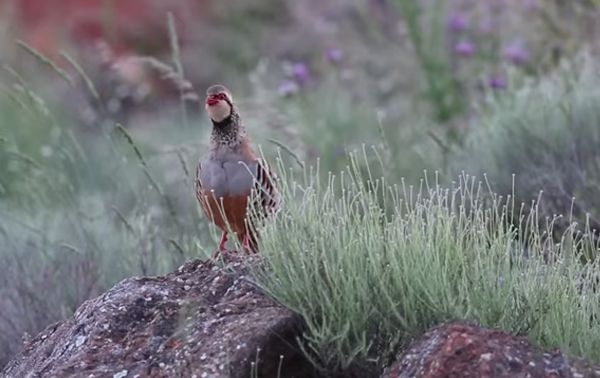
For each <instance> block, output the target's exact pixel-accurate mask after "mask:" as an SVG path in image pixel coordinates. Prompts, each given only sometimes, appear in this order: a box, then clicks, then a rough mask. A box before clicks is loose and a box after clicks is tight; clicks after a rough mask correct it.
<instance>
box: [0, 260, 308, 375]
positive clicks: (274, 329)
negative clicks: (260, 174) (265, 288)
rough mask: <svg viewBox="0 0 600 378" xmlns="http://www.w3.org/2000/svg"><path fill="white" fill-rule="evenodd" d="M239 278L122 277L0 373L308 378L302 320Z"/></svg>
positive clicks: (238, 273) (216, 271) (193, 274)
mask: <svg viewBox="0 0 600 378" xmlns="http://www.w3.org/2000/svg"><path fill="white" fill-rule="evenodd" d="M247 271H248V269H247V266H246V265H244V264H242V263H240V262H230V263H228V264H227V265H226V266H224V267H218V266H217V265H215V264H213V263H211V262H201V261H193V262H190V263H187V264H185V265H184V266H182V267H180V268H179V269H178V270H177V271H175V272H173V273H170V274H168V275H166V276H162V277H142V278H129V279H126V280H124V281H122V282H121V283H119V284H117V285H116V286H115V287H113V288H112V289H110V290H109V291H107V292H106V293H105V294H103V295H101V296H100V297H98V298H95V299H91V300H89V301H87V302H85V303H83V304H82V305H81V306H80V307H79V309H78V310H77V311H76V312H75V315H74V317H73V318H72V319H69V320H66V321H64V322H61V323H57V324H54V325H52V326H50V327H48V328H46V329H45V330H44V331H43V332H42V333H40V334H39V335H37V336H36V337H34V338H33V339H32V340H31V341H30V342H29V343H28V344H27V345H26V346H25V348H24V350H23V351H22V352H21V353H20V354H19V355H17V356H16V357H15V358H14V359H13V360H12V361H11V362H9V363H8V365H7V366H6V367H5V370H4V372H3V375H2V376H4V377H38V376H39V377H66V376H68V377H113V378H125V377H197V378H201V377H250V376H251V372H252V371H254V372H255V373H254V374H255V375H252V376H258V377H261V376H264V377H275V376H277V371H278V369H279V368H281V373H280V374H281V376H282V377H293V376H295V377H310V376H312V374H313V372H312V370H311V369H312V368H311V367H310V366H311V365H310V364H309V362H308V361H307V360H306V359H305V358H304V355H303V354H302V352H301V351H300V349H299V348H298V346H297V345H298V343H297V337H298V336H299V335H300V334H301V331H302V329H301V321H300V319H299V318H298V317H297V316H296V315H295V314H293V313H292V312H291V311H289V310H287V309H285V308H283V307H282V306H280V305H278V304H276V303H275V302H273V301H272V300H271V299H270V298H268V297H267V296H265V295H264V294H262V293H261V292H260V291H259V290H257V289H256V288H255V287H254V286H253V285H252V283H251V282H250V281H249V280H248V279H247ZM59 284H60V283H59ZM280 356H283V357H282V358H281V357H280Z"/></svg>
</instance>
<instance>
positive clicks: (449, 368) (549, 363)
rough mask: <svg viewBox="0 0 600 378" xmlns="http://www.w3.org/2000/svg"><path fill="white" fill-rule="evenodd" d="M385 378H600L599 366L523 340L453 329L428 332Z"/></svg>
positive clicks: (459, 326)
mask: <svg viewBox="0 0 600 378" xmlns="http://www.w3.org/2000/svg"><path fill="white" fill-rule="evenodd" d="M383 377H385V378H399V377H406V378H417V377H422V378H442V377H464V378H470V377H473V378H475V377H478V378H491V377H494V378H501V377H506V378H509V377H510V378H525V377H527V378H538V377H539V378H541V377H557V378H558V377H570V378H588V377H600V366H593V365H591V364H588V363H586V362H585V361H583V360H580V359H572V358H568V357H566V356H565V355H564V354H563V353H561V352H560V351H552V352H544V351H542V350H540V349H539V348H536V347H535V346H533V345H532V344H531V343H530V342H529V341H527V339H525V338H523V337H516V336H513V335H510V334H508V333H505V332H502V331H496V330H489V329H484V328H481V327H477V326H474V325H468V324H462V323H451V324H447V325H442V326H439V327H436V328H433V329H432V330H430V331H428V332H427V333H426V334H425V335H424V336H423V337H422V338H421V339H419V340H418V341H416V342H415V343H413V345H411V346H410V347H409V350H408V351H407V352H405V353H404V354H403V355H402V357H401V358H399V359H398V360H396V362H395V363H394V364H392V366H390V367H389V368H388V369H386V370H385V372H384V374H383Z"/></svg>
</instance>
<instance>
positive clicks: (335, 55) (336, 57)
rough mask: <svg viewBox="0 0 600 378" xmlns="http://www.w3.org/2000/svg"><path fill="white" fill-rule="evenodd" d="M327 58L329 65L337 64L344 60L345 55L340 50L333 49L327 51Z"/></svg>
mask: <svg viewBox="0 0 600 378" xmlns="http://www.w3.org/2000/svg"><path fill="white" fill-rule="evenodd" d="M325 56H326V57H327V61H329V63H332V64H336V63H339V62H340V61H341V60H342V59H343V58H344V53H343V52H342V50H340V49H337V48H333V49H329V50H327V53H326V54H325Z"/></svg>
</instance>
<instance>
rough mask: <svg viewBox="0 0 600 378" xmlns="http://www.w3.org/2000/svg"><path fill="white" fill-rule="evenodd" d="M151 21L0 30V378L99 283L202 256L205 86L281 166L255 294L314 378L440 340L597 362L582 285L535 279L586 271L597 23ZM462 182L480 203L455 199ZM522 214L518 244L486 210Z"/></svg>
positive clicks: (442, 6) (437, 10)
mask: <svg viewBox="0 0 600 378" xmlns="http://www.w3.org/2000/svg"><path fill="white" fill-rule="evenodd" d="M9 3H10V2H2V1H0V9H2V10H7V9H8V10H11V9H13V8H11V7H10V6H9V5H7V4H9ZM25 3H27V2H26V1H24V2H23V4H25ZM14 4H20V2H15V3H14ZM149 4H150V3H149ZM151 4H153V5H152V6H149V7H148V8H147V9H148V12H151V14H146V13H144V14H143V17H142V15H141V14H140V17H139V19H140V20H144V22H145V24H144V23H137V21H134V20H133V21H130V26H131V27H130V28H124V29H122V28H121V27H120V26H119V25H126V24H127V23H125V24H124V23H122V22H117V21H119V20H121V17H124V18H123V19H124V20H128V17H130V16H131V15H132V14H133V15H134V14H136V11H135V8H128V7H129V5H130V4H129V3H128V2H127V1H124V2H121V3H119V4H118V6H117V7H115V8H114V9H113V11H114V14H113V16H114V17H115V18H114V19H112V20H113V21H114V22H104V21H103V22H102V28H99V29H98V30H100V31H101V33H100V34H94V33H92V34H90V32H89V30H97V29H96V27H95V26H94V27H92V28H91V29H90V27H89V25H88V24H87V23H85V25H87V26H86V27H85V28H83V29H81V28H74V29H73V30H63V29H60V28H61V27H62V25H60V23H57V22H56V20H53V19H50V21H48V24H49V25H50V27H51V28H58V29H60V30H61V32H60V33H59V32H56V33H48V32H47V30H46V31H44V30H45V29H44V28H41V26H40V28H41V31H40V30H38V29H40V28H38V27H34V26H31V25H30V24H28V23H27V22H26V20H25V21H22V22H23V25H18V24H16V23H17V21H18V20H19V17H17V16H19V15H20V13H19V12H20V9H21V8H19V7H15V8H14V9H16V10H15V11H14V12H16V13H14V12H13V13H10V12H4V13H2V14H1V15H0V30H2V31H5V32H6V33H0V38H1V40H0V42H1V43H0V46H1V49H2V51H0V53H1V54H2V55H1V56H0V66H1V67H2V70H1V72H0V246H2V247H3V248H2V249H1V250H0V282H1V285H0V307H2V308H3V311H2V312H1V314H0V345H2V346H3V347H2V348H0V365H2V363H4V362H5V361H7V360H8V359H9V358H10V356H11V355H12V354H14V353H15V352H16V351H17V350H19V348H20V346H21V339H22V338H23V337H24V335H26V334H28V335H34V334H36V333H37V332H39V331H40V330H41V329H43V328H44V327H45V326H47V325H48V324H50V323H52V322H55V321H58V320H60V319H63V318H65V317H68V316H69V315H70V314H71V313H72V312H73V311H74V309H75V308H77V306H78V305H79V304H80V303H81V302H82V301H84V300H85V299H87V298H90V297H93V296H95V295H97V294H99V293H101V292H102V291H104V290H106V289H107V288H109V287H110V286H112V285H114V284H115V283H116V282H117V281H118V280H120V279H123V278H124V277H128V276H131V275H139V274H144V275H147V274H150V275H152V274H161V273H165V272H168V271H169V270H172V269H174V268H176V267H177V266H178V265H180V264H181V263H182V262H184V261H186V260H188V259H191V258H195V257H202V256H206V255H208V254H210V253H211V252H212V249H213V248H214V247H215V245H216V239H217V235H215V230H214V228H213V227H212V226H210V225H209V224H207V222H206V221H205V220H204V218H203V217H202V216H201V214H200V212H199V210H198V208H197V204H196V200H195V197H194V194H193V193H194V190H193V176H194V174H195V165H196V162H197V160H198V158H199V157H200V156H201V155H202V154H203V152H204V151H205V150H206V143H207V136H208V133H209V130H210V124H209V122H208V121H207V119H206V117H205V115H204V114H203V112H202V109H201V104H200V103H199V101H200V102H201V101H202V89H203V88H204V87H205V86H206V85H208V84H211V83H214V82H222V83H224V84H226V85H228V86H229V87H231V89H233V92H234V94H235V97H236V100H237V103H238V106H239V108H240V111H241V114H242V116H243V117H244V121H245V123H246V125H247V127H248V129H249V130H250V132H251V135H252V136H253V140H254V142H255V143H256V144H258V145H260V146H261V149H262V151H263V153H264V154H265V155H266V156H267V157H268V158H270V159H274V158H275V157H277V156H279V157H281V158H282V160H281V161H280V164H281V167H280V171H281V173H282V175H283V176H284V177H286V180H285V183H286V189H285V193H284V194H285V195H286V196H287V197H288V199H287V202H286V210H285V211H284V213H283V214H282V216H281V217H280V218H279V220H278V221H276V222H275V223H273V224H270V225H268V226H267V229H266V230H265V233H266V234H265V235H266V236H265V238H264V242H263V244H264V246H263V250H264V254H265V258H266V266H267V267H268V268H269V269H268V270H266V271H264V272H257V274H258V279H259V281H260V282H261V284H262V285H263V286H264V287H265V288H266V289H267V290H268V291H269V292H270V293H271V294H272V295H273V296H274V297H275V298H277V299H278V300H280V301H281V302H282V303H284V304H285V305H288V306H290V308H292V309H294V310H295V311H297V312H298V313H300V314H301V315H302V316H303V317H304V319H305V320H306V321H307V324H308V325H309V328H308V333H307V336H308V337H309V340H310V343H309V344H308V345H307V346H306V347H307V352H308V353H313V354H312V355H313V356H314V352H318V353H319V358H318V359H316V360H315V364H317V365H319V366H321V367H323V368H325V369H334V370H339V369H342V370H343V369H345V368H348V367H357V366H358V367H361V368H364V369H365V370H364V371H365V372H366V373H368V372H372V371H377V370H379V369H380V368H381V367H382V366H383V365H384V363H385V360H386V358H388V357H389V356H390V355H391V353H392V352H394V351H397V350H398V348H401V347H402V346H403V345H405V343H406V342H407V341H408V340H409V338H410V337H415V336H417V335H418V333H419V332H421V331H423V330H424V329H425V328H426V327H428V326H430V325H432V324H434V323H436V322H439V321H443V320H447V319H450V318H464V319H468V320H473V321H477V322H481V323H482V324H485V325H489V326H497V327H504V328H506V329H508V330H510V331H513V332H516V333H519V334H523V335H528V336H529V337H530V338H531V339H533V340H535V341H536V342H539V343H541V344H543V345H545V346H552V347H554V346H556V347H561V348H564V349H565V350H567V351H568V352H570V353H573V354H574V355H581V356H586V357H589V358H593V359H598V358H600V356H598V355H597V354H594V353H596V352H595V351H597V350H598V345H596V344H594V343H596V342H597V340H598V337H597V336H598V335H596V334H595V333H594V332H595V331H594V329H596V328H597V327H596V328H594V327H595V326H596V324H593V323H590V322H588V321H587V320H586V319H590V317H591V319H595V317H594V316H596V315H597V311H598V309H597V306H596V305H595V304H594V303H595V302H593V300H596V299H597V298H596V293H595V292H594V291H593V290H592V287H591V286H590V285H591V282H592V281H591V280H592V278H593V277H592V275H591V272H592V271H593V270H594V269H596V268H597V267H596V266H595V264H596V262H593V261H592V260H593V259H588V260H586V261H583V262H581V265H577V264H575V263H574V262H573V261H572V260H573V259H565V260H561V259H560V258H558V257H557V258H556V259H549V256H550V257H554V256H559V255H564V254H567V255H569V256H574V255H575V256H578V255H577V254H579V253H580V249H579V247H581V246H582V245H585V246H586V248H587V251H594V253H595V245H593V241H590V240H589V239H590V237H591V238H593V237H594V235H592V228H594V227H597V225H598V223H597V222H598V221H597V219H598V208H599V204H598V203H597V202H598V201H597V198H600V196H599V194H600V193H598V187H599V186H598V185H597V184H598V181H599V180H600V170H599V165H598V162H599V159H600V158H599V155H598V154H599V152H598V149H597V146H598V143H599V142H600V140H599V138H600V136H599V134H598V132H599V129H598V127H597V126H598V124H599V122H600V120H599V118H600V113H599V110H598V109H600V103H598V101H600V98H599V94H598V90H597V88H598V87H599V86H598V83H599V82H600V80H599V78H598V66H597V65H596V63H595V62H594V59H593V57H595V56H596V55H594V54H596V53H597V52H598V51H597V49H598V46H597V41H598V40H600V39H598V38H597V37H598V33H599V32H600V31H599V30H598V29H597V27H596V26H595V20H597V17H598V16H600V10H599V9H598V4H595V3H594V2H589V1H572V2H561V1H547V2H541V1H535V0H531V1H528V2H522V1H517V0H514V1H513V0H509V1H505V2H502V5H498V4H499V3H497V2H493V1H489V2H488V1H482V2H470V1H466V0H464V1H459V0H456V1H451V2H443V1H433V0H432V1H423V2H421V1H416V0H361V1H356V2H351V3H348V2H346V1H343V0H329V1H326V2H323V1H317V0H314V1H313V0H309V1H306V2H276V1H266V2H263V1H250V2H248V1H242V0H239V1H233V2H228V3H227V5H225V3H223V2H217V1H208V0H202V1H200V0H198V1H191V0H190V1H186V2H183V1H182V2H178V3H176V4H177V5H176V6H175V5H172V4H171V3H170V2H164V3H160V2H152V3H151ZM161 4H162V5H161ZM165 4H171V5H165ZM173 4H175V3H173ZM121 6H122V7H123V8H121ZM155 6H156V7H157V8H154V7H155ZM25 8H26V7H25ZM88 10H89V9H88ZM63 11H64V12H66V10H63ZM89 11H90V12H91V10H89ZM167 11H172V12H173V13H172V15H173V16H172V22H171V24H170V25H167V16H166V12H167ZM119 12H123V14H120V13H119ZM152 12H155V13H152ZM92 13H93V12H92ZM7 15H13V16H14V17H9V16H7ZM74 17H75V16H74ZM134 18H135V17H134ZM74 20H76V21H77V19H76V18H75V19H74ZM76 21H74V24H75V25H76V24H77V22H76ZM86 22H87V21H86ZM91 22H92V24H93V25H96V24H95V23H97V22H98V20H94V19H92V21H91ZM34 24H35V25H38V26H39V25H45V23H43V22H41V21H40V20H38V21H36V22H35V23H34ZM28 25H29V26H28ZM134 26H135V27H134ZM136 28H137V29H136ZM80 30H85V31H86V32H85V33H83V34H81V33H82V32H80ZM90 35H91V36H90ZM40 36H44V37H45V36H53V37H52V38H54V36H60V38H58V37H56V38H57V39H56V40H48V39H45V38H41V37H40ZM140 36H145V37H140ZM16 40H21V41H22V42H20V43H17V42H16ZM174 41H177V43H176V44H175V43H174ZM582 50H583V51H587V53H588V54H589V55H590V57H589V58H585V57H582V54H581V53H580V52H581V51H582ZM194 88H195V90H196V91H194ZM350 154H354V155H353V156H354V158H352V159H349V157H348V155H350ZM301 166H304V169H303V168H301ZM348 166H351V168H348ZM310 167H315V168H312V170H311V168H310ZM316 167H318V168H316ZM348 169H350V171H348ZM341 171H346V172H347V175H346V176H345V177H346V178H345V180H348V181H345V184H346V185H349V186H348V188H346V189H348V190H350V192H346V194H345V195H346V196H349V195H350V194H349V193H353V194H355V195H356V196H357V197H356V198H357V199H356V201H354V200H352V201H351V198H350V197H343V196H342V195H343V194H344V191H343V190H341V187H340V186H338V183H339V180H340V179H341V176H340V175H339V172H341ZM424 171H427V173H424ZM462 171H466V172H469V173H474V174H477V175H479V177H482V175H483V174H486V179H487V182H488V183H489V184H490V185H491V186H492V190H489V191H487V192H489V193H481V192H480V188H479V187H473V186H471V185H472V184H470V183H467V182H466V181H463V182H461V184H460V185H457V184H455V183H453V182H454V181H455V180H456V178H457V177H459V176H460V174H461V172H462ZM434 172H437V173H436V174H435V177H437V179H436V180H437V181H435V185H434V184H431V185H430V186H427V185H425V181H424V180H423V178H424V177H428V178H431V177H434ZM332 173H333V174H334V175H335V177H336V180H338V181H335V180H333V179H332V178H331V177H332V176H330V175H331V174H332ZM513 174H516V178H515V181H514V182H515V185H514V187H513V176H512V175H513ZM300 177H301V178H300ZM380 177H385V183H384V182H383V181H379V184H377V185H376V186H375V187H374V186H373V185H375V184H373V180H374V179H375V178H380ZM330 180H333V182H332V181H330ZM369 180H371V181H372V182H371V183H369ZM469 182H470V181H469ZM438 184H439V185H440V187H438V186H437V185H438ZM388 185H389V187H388ZM411 186H412V188H413V189H412V192H411V189H410V188H411ZM399 187H400V188H405V189H406V190H407V193H406V194H405V193H404V192H396V190H398V188H399ZM443 187H448V188H453V189H451V191H450V192H445V191H444V190H443V189H442V188H443ZM300 188H302V189H303V190H304V191H303V192H299V190H300ZM418 188H420V189H418ZM384 189H386V190H387V189H390V190H389V193H388V191H385V190H384ZM540 190H543V191H544V194H543V196H542V200H541V201H540V202H536V203H535V205H534V206H528V207H527V208H526V209H525V208H524V210H523V212H522V213H520V214H526V216H525V221H523V219H517V220H514V219H510V220H511V221H513V220H514V221H513V222H509V219H508V218H509V217H514V216H516V214H518V211H517V212H514V211H513V210H512V209H511V211H510V212H507V209H506V208H505V207H503V206H504V202H502V201H501V200H500V199H499V197H498V196H497V195H494V194H493V193H495V192H497V193H499V194H500V195H502V196H503V198H507V195H510V196H511V201H512V202H511V203H514V204H515V207H516V208H517V209H521V208H520V207H519V206H520V203H521V201H524V202H525V203H527V204H530V203H531V199H534V198H537V197H538V194H539V191H540ZM383 192H385V193H383ZM411 193H412V194H411ZM417 193H421V195H420V197H418V196H417ZM390 196H391V197H390ZM573 197H575V198H576V201H575V203H574V205H573V203H572V198H573ZM473 198H481V201H475V199H473ZM451 200H454V201H458V202H459V203H462V202H461V201H464V202H465V203H464V204H465V205H467V207H468V208H469V210H468V212H460V211H458V209H456V207H455V206H454V205H456V202H453V203H452V204H451V203H450V202H452V201H451ZM348 201H350V202H348ZM473 201H474V202H473ZM486 201H487V202H486ZM484 202H485V205H483V203H484ZM301 210H302V211H301ZM496 210H498V211H499V212H496ZM453 211H454V212H453ZM464 211H466V210H464ZM531 214H533V215H531ZM555 214H562V215H563V218H555ZM588 214H589V215H588ZM341 215H343V217H341ZM531 217H533V218H535V221H532V220H531V219H533V218H531ZM546 219H548V221H547V222H548V224H550V223H551V224H552V226H548V224H546V223H545V222H546ZM527 220H530V221H527ZM571 221H577V222H578V225H573V224H572V223H571ZM457 222H458V223H457ZM461 222H462V223H461ZM524 224H526V225H527V227H526V229H527V232H524V230H523V229H522V228H521V226H523V225H524ZM396 226H397V227H396ZM488 226H489V227H488ZM401 229H404V230H406V231H407V233H406V234H402V235H400V234H398V232H399V230H401ZM458 231H460V232H458ZM549 234H550V235H552V236H553V237H554V238H548V235H549ZM334 235H338V236H336V237H332V236H334ZM457 235H464V236H465V238H464V240H463V239H461V238H459V237H458V236H457ZM515 240H516V241H518V243H517V244H515ZM571 242H572V243H571ZM519 243H520V244H519ZM554 243H557V245H555V244H554ZM308 246H311V247H310V249H309V250H306V249H307V248H308ZM524 256H527V259H525V257H524ZM546 263H548V265H545V264H546ZM586 264H588V265H586ZM358 268H361V269H360V270H358V271H356V273H355V274H350V275H349V274H347V272H349V271H353V270H357V269H358ZM363 268H364V269H363ZM541 271H543V272H544V274H541V273H539V272H541ZM382 277H384V279H382ZM431 277H437V278H439V279H436V280H432V279H431ZM538 277H539V278H538ZM581 277H583V278H581ZM499 279H502V280H504V281H503V282H510V285H508V284H507V285H503V284H502V285H500V284H498V280H499ZM468 287H480V288H481V290H479V291H477V290H467V288H468ZM509 287H511V288H513V289H514V290H512V291H511V290H508V288H509ZM582 287H583V288H584V289H581V288H582ZM336 288H341V289H340V290H339V291H336ZM577 290H580V291H577ZM581 290H583V291H585V293H586V295H588V294H589V295H588V296H587V297H586V298H587V299H585V298H584V297H583V296H582V295H580V294H581V293H583V291H581ZM586 290H587V291H586ZM349 298H354V299H353V300H350V299H349ZM419 298H421V299H419ZM596 302H597V301H596ZM578 308H583V309H585V310H584V311H581V312H578V310H577V309H578ZM365 313H368V314H369V317H365V316H364V314H365ZM586 317H587V318H586ZM377 324H379V325H377ZM565 325H569V326H571V328H569V329H565V328H564V327H565ZM592 325H593V326H594V327H591V326H592ZM25 337H26V336H25ZM378 353H381V356H382V357H381V358H380V359H378V360H376V361H373V358H374V356H377V355H378ZM366 373H365V374H366Z"/></svg>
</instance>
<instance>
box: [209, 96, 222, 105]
mask: <svg viewBox="0 0 600 378" xmlns="http://www.w3.org/2000/svg"><path fill="white" fill-rule="evenodd" d="M219 101H220V100H219V98H218V97H217V96H209V97H208V98H207V99H206V105H208V106H214V105H217V104H218V103H219Z"/></svg>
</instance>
